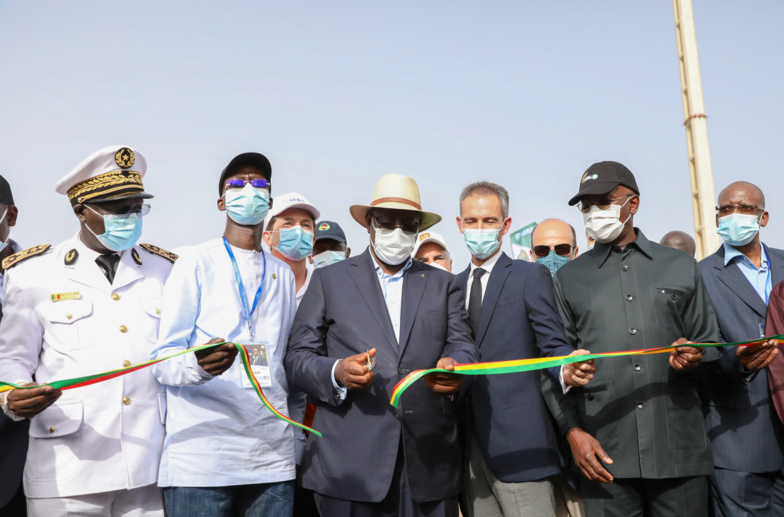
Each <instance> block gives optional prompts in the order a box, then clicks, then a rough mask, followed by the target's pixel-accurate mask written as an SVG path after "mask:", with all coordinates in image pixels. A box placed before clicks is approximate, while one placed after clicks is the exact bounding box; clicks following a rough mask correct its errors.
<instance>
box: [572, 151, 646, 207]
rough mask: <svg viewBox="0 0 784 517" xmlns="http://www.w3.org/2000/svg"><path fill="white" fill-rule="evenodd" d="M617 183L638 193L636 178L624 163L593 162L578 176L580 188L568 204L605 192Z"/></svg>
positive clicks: (574, 203)
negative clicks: (580, 176)
mask: <svg viewBox="0 0 784 517" xmlns="http://www.w3.org/2000/svg"><path fill="white" fill-rule="evenodd" d="M619 185H623V186H624V187H627V188H630V189H631V190H632V191H633V192H634V193H635V194H637V195H640V189H638V188H637V180H635V179H634V174H632V171H630V170H629V169H627V168H626V166H625V165H623V164H621V163H618V162H597V163H594V164H593V165H591V166H590V167H588V170H586V171H585V172H584V173H583V177H582V178H580V190H579V191H578V192H577V194H575V196H574V197H572V199H570V200H569V206H574V205H576V204H577V202H578V201H580V198H581V197H583V196H591V195H601V194H607V193H608V192H610V191H612V190H613V189H614V188H615V187H617V186H619Z"/></svg>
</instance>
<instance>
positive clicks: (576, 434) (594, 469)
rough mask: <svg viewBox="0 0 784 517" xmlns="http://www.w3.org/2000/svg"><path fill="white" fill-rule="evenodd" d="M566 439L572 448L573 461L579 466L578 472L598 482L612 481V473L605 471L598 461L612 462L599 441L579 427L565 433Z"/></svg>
mask: <svg viewBox="0 0 784 517" xmlns="http://www.w3.org/2000/svg"><path fill="white" fill-rule="evenodd" d="M566 441H568V442H569V446H570V447H571V448H572V456H573V457H574V462H575V463H576V464H577V466H578V467H579V468H580V472H581V473H582V475H583V476H585V478H586V479H588V480H589V481H598V482H599V483H612V482H613V477H612V474H610V473H609V472H607V469H605V468H604V465H602V464H601V463H599V461H598V460H597V459H596V457H597V456H598V457H599V460H602V462H604V463H608V464H612V462H613V460H612V459H610V457H609V456H607V453H606V452H604V449H602V446H601V444H599V441H598V440H597V439H596V438H594V437H593V436H591V435H590V434H588V433H586V432H585V431H583V430H582V429H580V428H579V427H573V428H571V429H570V430H569V432H568V433H566Z"/></svg>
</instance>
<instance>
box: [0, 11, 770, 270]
mask: <svg viewBox="0 0 784 517" xmlns="http://www.w3.org/2000/svg"><path fill="white" fill-rule="evenodd" d="M694 9H695V15H696V28H697V38H698V47H699V53H700V66H701V71H702V80H703V90H704V95H705V106H706V112H707V114H708V116H709V118H708V134H709V138H710V144H711V156H712V161H713V170H714V178H715V183H716V190H717V192H718V191H719V190H720V189H721V188H722V187H723V186H724V185H726V184H728V183H729V182H731V181H734V180H738V179H744V180H748V181H752V182H754V183H756V184H758V185H759V186H760V187H761V188H762V189H763V190H764V191H765V193H766V194H767V198H768V207H769V211H770V213H771V222H770V224H769V225H768V227H767V228H765V229H763V233H762V236H763V240H764V241H766V242H767V243H768V244H770V245H772V246H775V247H784V242H783V241H784V219H783V218H782V216H781V213H780V211H779V210H778V206H777V201H778V199H777V194H778V193H779V192H782V191H784V175H782V174H781V173H780V171H779V168H780V165H779V164H780V157H779V156H778V152H776V151H775V149H780V148H781V147H780V146H781V141H782V139H783V137H784V134H782V133H784V131H783V130H782V124H781V119H782V115H783V113H782V112H783V111H784V107H783V106H782V99H781V96H780V92H779V90H780V86H781V84H782V79H783V78H782V74H784V71H782V68H781V66H780V65H781V63H782V62H783V61H784V60H782V57H783V56H782V54H783V53H784V41H782V40H783V39H784V35H783V34H784V33H782V31H781V27H780V24H781V20H782V19H784V17H783V16H782V15H783V14H784V4H782V3H780V2H745V3H739V2H734V1H726V0H721V1H718V0H714V1H710V2H708V1H706V0H695V5H694ZM0 48H1V49H2V52H0V70H2V73H1V74H0V173H2V174H3V175H4V176H5V177H6V178H7V179H8V180H9V181H10V182H11V185H12V187H13V189H14V194H15V197H16V202H17V205H18V206H19V209H20V216H19V224H18V225H17V227H16V228H15V229H14V230H13V232H12V237H13V238H15V239H17V240H19V241H20V242H21V243H22V244H23V245H26V246H29V245H34V244H39V243H47V242H48V243H57V242H60V241H62V240H64V239H66V238H68V237H70V236H71V235H73V234H74V233H75V232H76V231H77V221H76V219H75V217H74V216H73V214H72V212H71V210H70V206H69V204H68V201H67V200H66V199H65V197H64V196H59V195H57V194H56V193H55V192H54V184H55V182H56V181H57V180H58V179H59V178H60V177H62V176H64V175H65V174H66V173H68V172H69V171H70V170H71V169H72V168H73V167H74V166H75V165H76V164H78V163H79V162H80V161H81V160H82V159H83V158H84V157H86V156H87V155H88V154H90V153H92V152H93V151H95V150H97V149H99V148H101V147H104V146H106V145H112V144H124V145H132V146H134V147H136V148H138V149H139V150H140V151H141V152H142V154H144V155H145V157H146V158H147V161H148V164H149V170H148V175H147V177H146V178H145V186H146V187H147V190H148V191H149V192H151V193H153V194H155V195H156V198H155V199H154V200H153V211H152V212H151V214H150V215H149V216H148V218H147V219H146V220H145V230H144V235H143V237H142V239H143V241H145V242H151V243H154V244H156V245H159V246H161V247H164V248H172V247H176V246H181V245H185V244H195V243H198V242H202V241H205V240H207V239H211V238H214V237H217V236H218V235H220V233H221V231H222V229H223V224H224V220H223V216H222V215H221V214H219V213H218V212H217V209H216V208H215V201H216V198H217V186H216V184H217V177H218V174H219V173H220V171H221V169H222V168H223V167H224V166H225V164H226V163H228V161H229V160H230V159H231V158H232V157H233V156H234V155H236V154H238V153H240V152H244V151H251V150H252V151H259V152H262V153H264V154H265V155H266V156H268V157H269V158H270V160H271V162H272V165H273V196H274V195H275V194H282V193H285V192H289V191H292V190H296V191H298V192H300V193H302V194H304V195H305V196H306V197H308V198H309V199H310V200H311V201H312V202H313V203H314V204H315V205H317V206H318V207H319V208H320V209H321V211H322V214H323V216H324V217H325V218H327V219H333V220H337V221H338V222H340V223H341V225H342V226H343V227H344V228H345V229H346V230H347V233H348V237H349V241H350V242H349V244H350V246H351V247H352V249H353V250H354V251H355V252H360V251H361V250H362V249H364V248H365V246H366V244H367V236H366V233H364V229H362V228H361V227H359V226H358V225H357V224H356V223H354V222H353V220H352V219H351V216H350V215H349V213H348V206H349V205H350V204H357V203H367V202H369V201H370V198H371V195H372V191H373V187H374V185H375V183H376V181H377V180H378V178H379V177H380V176H381V175H383V174H385V173H389V172H395V173H402V174H407V175H410V176H413V177H414V178H416V180H417V181H418V182H419V186H420V189H421V191H422V198H423V205H424V208H425V209H427V210H430V211H433V212H436V213H439V214H441V215H442V216H443V217H444V222H442V223H440V224H439V225H438V226H436V227H435V228H434V230H436V231H440V232H441V233H443V234H444V235H445V236H446V238H447V240H448V242H449V244H450V246H451V248H452V251H453V255H454V256H455V261H456V263H455V266H456V268H458V269H462V267H464V266H465V264H466V263H467V260H468V253H467V251H466V249H465V245H464V244H463V242H462V239H461V238H460V234H459V233H458V231H457V229H456V226H455V223H454V219H455V216H456V215H457V211H458V196H459V193H460V190H461V189H462V188H463V187H464V186H465V185H467V184H468V183H470V182H472V181H476V180H481V179H485V180H491V181H495V182H498V183H500V184H502V185H504V186H506V187H507V189H508V190H509V192H510V195H511V215H512V217H513V227H514V228H518V227H520V226H523V225H525V224H527V223H528V222H530V221H533V220H541V219H543V218H546V217H559V218H563V219H565V220H567V221H569V222H570V223H572V224H574V225H575V226H576V228H577V230H578V233H580V237H579V239H578V240H579V242H580V244H581V245H582V244H584V237H583V236H582V230H583V225H582V217H581V216H580V214H579V213H578V212H577V211H576V209H574V208H571V207H568V206H567V204H566V203H567V201H568V199H569V198H570V197H571V196H572V195H573V194H574V193H575V192H576V189H577V186H578V182H579V178H580V176H581V175H582V172H583V171H584V170H585V169H586V168H587V167H588V166H589V165H590V164H591V163H593V162H595V161H600V160H617V161H620V162H622V163H624V164H626V165H627V166H628V167H629V168H630V169H631V170H632V171H633V172H634V173H635V174H636V176H637V180H638V183H639V186H640V189H641V191H642V207H641V213H640V214H639V215H638V217H637V219H636V223H637V226H640V227H641V228H642V229H643V230H644V231H645V233H646V234H647V235H648V236H649V237H650V238H652V239H655V240H658V239H659V238H660V237H661V236H662V235H663V234H664V233H665V232H667V231H669V230H673V229H680V230H685V231H688V232H689V233H693V220H692V212H691V204H690V197H689V177H688V164H687V160H686V141H685V136H684V128H683V126H682V122H683V108H682V105H681V95H680V91H679V88H680V79H679V76H678V63H677V56H676V44H675V29H674V26H673V12H672V5H671V3H670V2H628V1H627V2H622V1H603V2H580V1H564V2H481V3H480V2H468V1H458V2H454V1H450V2H446V1H438V2H436V1H431V2H368V1H342V2H251V1H247V2H203V1H202V2H193V1H189V2H184V1H182V2H153V1H140V2H105V1H102V2H86V1H76V2H61V1H60V2H55V1H41V2H10V1H2V0H0ZM505 249H507V250H508V243H507V244H505Z"/></svg>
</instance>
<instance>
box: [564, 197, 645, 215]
mask: <svg viewBox="0 0 784 517" xmlns="http://www.w3.org/2000/svg"><path fill="white" fill-rule="evenodd" d="M636 195H637V194H627V195H625V196H621V197H607V198H604V199H600V200H598V201H588V200H587V199H585V198H583V199H581V200H580V201H579V202H578V203H577V209H578V210H579V211H580V212H582V213H584V214H585V213H588V212H589V211H590V210H591V207H592V206H593V205H596V206H598V207H599V210H609V209H610V205H612V202H613V201H617V200H619V199H627V198H630V197H632V196H636Z"/></svg>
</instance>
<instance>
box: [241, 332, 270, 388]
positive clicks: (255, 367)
mask: <svg viewBox="0 0 784 517" xmlns="http://www.w3.org/2000/svg"><path fill="white" fill-rule="evenodd" d="M241 344H242V346H244V347H245V348H246V349H247V350H248V358H249V359H250V369H251V371H252V372H253V376H254V377H256V380H257V381H258V383H259V386H261V387H262V388H271V387H272V376H271V375H270V367H269V354H268V351H267V343H255V342H254V343H241ZM242 387H243V388H246V389H253V385H252V384H251V383H250V380H249V379H248V376H247V375H243V376H242Z"/></svg>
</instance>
